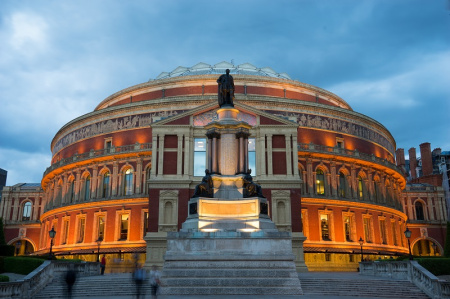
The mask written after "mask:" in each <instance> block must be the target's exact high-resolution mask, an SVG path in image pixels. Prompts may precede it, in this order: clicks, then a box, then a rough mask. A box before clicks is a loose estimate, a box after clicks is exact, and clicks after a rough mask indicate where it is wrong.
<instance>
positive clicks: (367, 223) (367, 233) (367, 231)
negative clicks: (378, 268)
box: [364, 217, 372, 243]
mask: <svg viewBox="0 0 450 299" xmlns="http://www.w3.org/2000/svg"><path fill="white" fill-rule="evenodd" d="M371 220H372V219H371V218H368V217H364V237H365V238H366V242H367V243H371V242H372V223H371Z"/></svg>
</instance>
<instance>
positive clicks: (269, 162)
mask: <svg viewBox="0 0 450 299" xmlns="http://www.w3.org/2000/svg"><path fill="white" fill-rule="evenodd" d="M272 156H273V154H272V134H268V135H267V174H268V175H273V159H272Z"/></svg>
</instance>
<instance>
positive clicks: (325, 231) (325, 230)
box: [320, 214, 331, 241]
mask: <svg viewBox="0 0 450 299" xmlns="http://www.w3.org/2000/svg"><path fill="white" fill-rule="evenodd" d="M329 220H330V219H329V215H327V214H321V215H320V229H321V231H322V240H324V241H331V239H330V223H329Z"/></svg>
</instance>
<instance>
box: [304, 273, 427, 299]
mask: <svg viewBox="0 0 450 299" xmlns="http://www.w3.org/2000/svg"><path fill="white" fill-rule="evenodd" d="M300 282H301V284H302V289H303V292H304V294H306V295H324V296H325V295H330V296H331V295H333V296H355V297H377V298H411V299H413V298H414V299H425V298H429V297H428V296H427V295H426V294H425V293H423V292H422V291H421V290H420V289H419V288H417V287H416V286H415V285H414V284H413V283H411V282H409V281H403V280H401V281H399V280H386V279H376V280H365V279H364V278H361V279H357V280H349V279H334V278H320V279H317V278H304V277H302V278H300Z"/></svg>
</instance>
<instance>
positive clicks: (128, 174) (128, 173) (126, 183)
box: [123, 168, 133, 195]
mask: <svg viewBox="0 0 450 299" xmlns="http://www.w3.org/2000/svg"><path fill="white" fill-rule="evenodd" d="M131 194H133V170H132V169H131V168H128V169H127V170H125V172H124V177H123V195H131Z"/></svg>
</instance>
